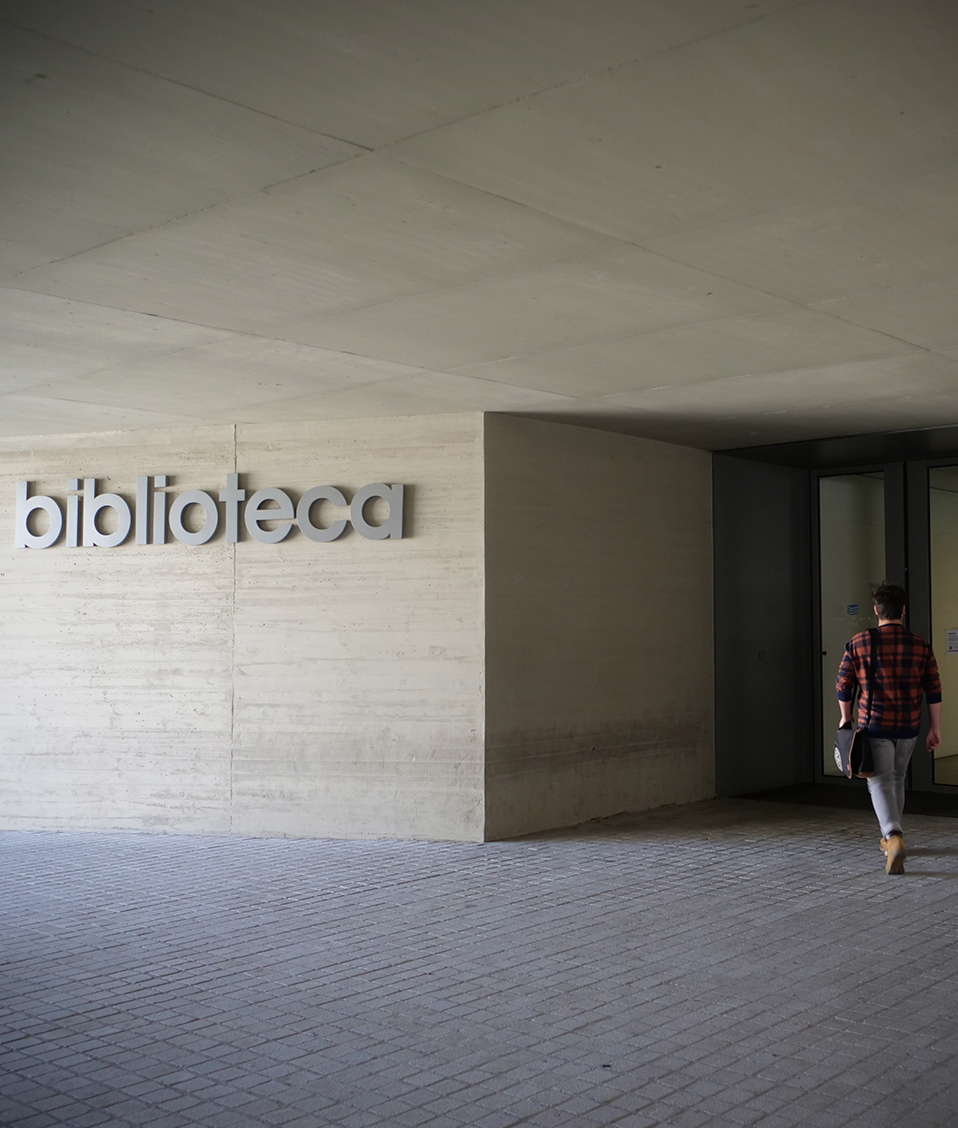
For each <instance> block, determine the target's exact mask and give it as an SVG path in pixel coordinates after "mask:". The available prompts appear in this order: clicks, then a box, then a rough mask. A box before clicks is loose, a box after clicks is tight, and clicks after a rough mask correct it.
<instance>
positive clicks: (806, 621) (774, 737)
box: [712, 454, 814, 796]
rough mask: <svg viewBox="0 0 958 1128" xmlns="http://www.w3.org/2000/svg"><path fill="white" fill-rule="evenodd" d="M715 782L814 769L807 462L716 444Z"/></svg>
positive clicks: (778, 781)
mask: <svg viewBox="0 0 958 1128" xmlns="http://www.w3.org/2000/svg"><path fill="white" fill-rule="evenodd" d="M712 472H713V520H714V553H715V556H714V567H715V784H716V793H717V794H718V795H719V796H734V795H743V794H747V793H749V792H754V791H765V790H768V789H770V788H777V787H786V786H788V785H790V784H797V783H804V782H807V781H810V780H811V779H812V778H813V761H812V755H813V752H812V745H813V739H812V734H813V732H814V701H813V686H812V679H811V672H812V669H813V662H812V655H811V620H812V597H811V558H810V543H809V538H810V500H809V499H810V492H809V476H808V471H807V470H804V469H796V468H794V467H790V466H772V465H769V464H766V463H760V462H754V461H749V460H746V459H741V458H736V457H732V456H727V455H721V454H716V455H714V456H713V462H712Z"/></svg>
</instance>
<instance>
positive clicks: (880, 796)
mask: <svg viewBox="0 0 958 1128" xmlns="http://www.w3.org/2000/svg"><path fill="white" fill-rule="evenodd" d="M917 739H918V737H917V736H909V737H908V738H907V739H899V740H894V739H892V738H891V737H885V736H871V737H869V740H868V743H869V744H870V745H871V750H872V759H873V760H874V762H875V774H874V775H873V776H872V777H871V778H870V779H869V780H868V794H869V795H870V796H871V801H872V806H873V807H874V808H875V814H876V815H877V816H878V822H879V825H880V826H881V832H882V836H883V837H884V838H887V837H888V835H889V834H890V833H891V832H892V831H893V830H897V831H900V830H901V812H902V808H903V807H904V805H905V772H906V771H908V761H909V760H910V759H911V754H912V752H914V751H915V742H916V741H917Z"/></svg>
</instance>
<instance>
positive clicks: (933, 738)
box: [928, 728, 941, 752]
mask: <svg viewBox="0 0 958 1128" xmlns="http://www.w3.org/2000/svg"><path fill="white" fill-rule="evenodd" d="M939 744H941V733H940V732H939V730H938V729H936V728H930V729H929V730H928V751H929V752H930V751H931V750H932V749H933V748H937V747H938V745H939Z"/></svg>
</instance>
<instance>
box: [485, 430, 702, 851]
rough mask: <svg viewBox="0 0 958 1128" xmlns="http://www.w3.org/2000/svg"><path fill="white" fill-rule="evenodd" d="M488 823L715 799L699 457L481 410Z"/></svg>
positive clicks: (526, 822) (495, 832)
mask: <svg viewBox="0 0 958 1128" xmlns="http://www.w3.org/2000/svg"><path fill="white" fill-rule="evenodd" d="M485 451H486V660H487V672H486V836H487V837H488V838H499V837H505V836H508V835H514V834H521V833H525V832H529V831H533V830H536V829H540V828H545V827H556V826H563V825H571V824H573V823H577V822H581V821H583V820H586V819H590V818H595V817H597V816H602V815H609V814H613V813H615V812H618V811H631V810H642V809H645V808H650V807H656V806H660V805H663V804H667V803H682V802H690V801H693V800H697V799H701V798H705V797H707V796H710V795H712V794H713V789H714V778H713V736H712V732H713V723H712V722H713V704H712V702H713V692H712V563H711V491H710V459H709V455H708V454H706V453H704V452H702V451H695V450H689V449H686V448H683V447H675V446H669V445H666V444H663V443H656V442H649V441H645V440H642V439H635V438H630V437H626V436H623V435H615V434H607V433H604V432H600V431H591V430H585V429H580V428H574V427H568V426H564V425H561V424H553V423H544V422H539V421H536V420H527V419H519V418H512V417H507V416H496V415H490V416H487V417H486V433H485Z"/></svg>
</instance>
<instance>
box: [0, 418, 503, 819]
mask: <svg viewBox="0 0 958 1128" xmlns="http://www.w3.org/2000/svg"><path fill="white" fill-rule="evenodd" d="M234 468H235V469H237V470H239V471H241V472H245V477H244V480H243V482H242V484H243V485H244V486H245V487H246V488H247V490H248V491H252V490H255V489H257V488H259V487H260V486H264V485H273V486H279V487H281V488H285V489H287V490H289V491H290V492H291V493H293V494H298V493H300V492H302V491H303V490H305V489H306V488H308V487H309V486H312V485H321V484H322V485H325V484H333V485H338V486H340V487H341V488H343V489H344V490H345V492H346V493H347V496H348V495H350V494H351V493H352V491H354V490H355V489H357V488H359V487H360V486H362V485H365V484H367V483H368V482H374V481H385V482H387V483H392V482H402V483H406V484H407V485H408V487H409V489H408V496H407V506H406V531H407V536H406V537H405V538H404V539H402V540H386V541H370V540H366V539H363V538H361V537H359V536H358V535H357V534H356V533H355V532H354V531H348V532H347V534H346V535H345V536H344V537H342V538H341V539H340V540H338V541H335V542H332V543H328V544H317V543H315V542H312V541H309V540H307V539H306V538H305V537H304V536H303V535H302V534H301V533H298V532H294V533H293V534H292V535H291V536H290V537H288V538H287V540H285V541H283V542H282V543H280V544H274V545H268V544H261V543H259V542H256V541H254V540H251V539H250V538H249V537H248V536H245V537H244V539H242V540H241V541H240V543H238V544H236V545H230V544H227V543H226V542H225V538H224V535H223V531H222V528H221V530H220V532H219V533H218V534H217V535H216V537H215V538H214V539H213V540H211V541H210V542H208V543H207V544H206V545H203V546H199V547H189V546H187V545H183V544H180V543H178V542H176V541H173V542H172V543H168V544H166V545H162V546H161V545H147V546H137V545H136V544H134V543H133V542H132V538H131V539H130V541H128V542H127V543H125V544H123V545H121V546H119V547H117V548H112V549H103V548H67V547H66V546H65V545H64V544H63V542H62V541H61V542H60V543H59V544H57V545H55V546H54V547H52V548H49V549H45V550H33V549H15V548H13V547H12V543H13V536H12V530H13V508H14V505H13V503H14V487H15V482H16V481H17V480H18V479H22V478H26V479H29V480H30V481H31V482H33V483H34V486H33V492H38V493H48V494H51V495H53V496H55V497H57V498H59V499H62V498H63V497H64V496H65V491H66V483H67V479H69V478H73V477H80V478H83V477H97V478H99V479H100V480H101V481H100V490H101V491H104V490H108V489H109V490H113V491H115V492H118V493H120V494H121V495H123V496H126V497H127V498H131V497H132V495H133V491H134V488H135V483H136V477H137V475H139V474H158V473H166V474H168V475H170V476H171V477H170V484H171V486H172V487H173V492H174V493H178V492H180V491H181V490H186V489H203V490H208V491H210V492H213V493H214V494H215V493H216V492H217V491H218V490H219V489H220V488H222V487H223V486H224V485H225V475H226V473H227V472H229V471H232V470H234ZM0 530H2V534H0V535H2V540H0V624H2V628H0V629H2V647H0V691H2V697H0V827H5V828H16V827H39V828H56V827H73V828H76V827H79V828H105V827H126V828H132V829H152V830H169V831H192V832H209V833H228V832H231V831H232V832H235V833H244V834H277V835H283V834H289V835H317V836H351V837H357V836H372V837H375V836H395V837H426V838H451V839H468V840H476V839H478V838H480V837H481V835H482V829H483V801H482V795H483V790H482V789H483V779H482V756H483V697H482V692H483V638H482V598H483V597H482V592H483V558H482V536H483V529H482V420H481V416H479V415H466V416H433V417H429V418H418V419H413V420H406V419H400V420H397V419H390V420H365V421H348V422H333V423H325V424H323V425H316V424H303V425H300V426H283V427H275V428H274V427H267V426H242V427H240V428H238V429H237V431H235V432H234V429H233V428H232V427H225V426H224V427H219V428H216V427H214V428H202V429H196V430H189V431H163V432H139V433H136V434H134V435H131V434H125V435H101V436H79V437H77V436H70V437H66V438H58V439H50V440H41V441H35V442H34V443H33V445H32V447H31V449H24V444H14V443H9V442H8V443H6V444H4V445H3V446H2V447H0Z"/></svg>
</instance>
